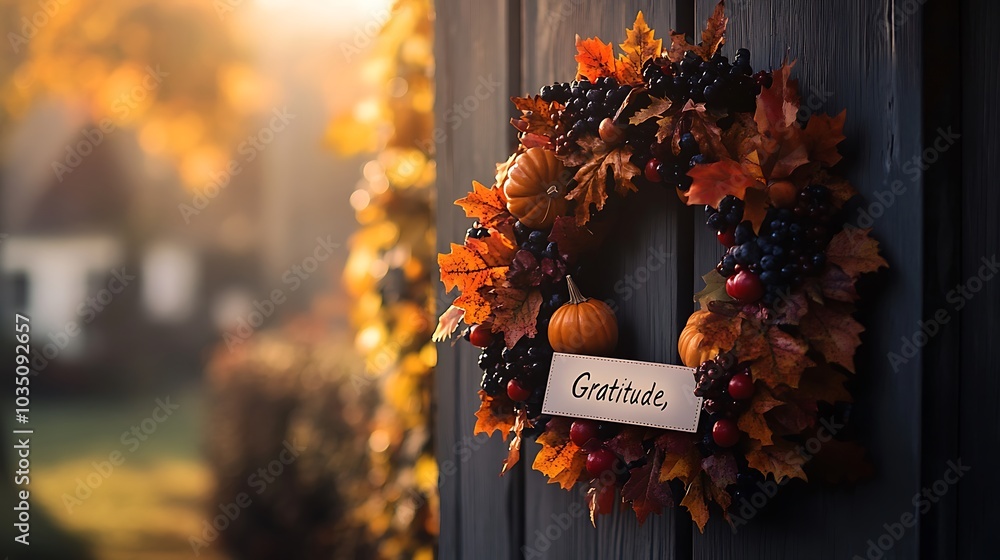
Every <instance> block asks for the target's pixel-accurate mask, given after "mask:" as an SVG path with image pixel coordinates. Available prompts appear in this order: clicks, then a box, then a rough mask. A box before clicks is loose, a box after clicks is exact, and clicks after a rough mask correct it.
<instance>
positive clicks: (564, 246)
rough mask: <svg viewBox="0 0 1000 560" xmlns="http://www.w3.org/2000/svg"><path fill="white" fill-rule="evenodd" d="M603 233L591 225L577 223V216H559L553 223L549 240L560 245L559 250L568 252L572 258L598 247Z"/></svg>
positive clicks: (564, 252)
mask: <svg viewBox="0 0 1000 560" xmlns="http://www.w3.org/2000/svg"><path fill="white" fill-rule="evenodd" d="M600 239H601V235H599V234H598V232H595V231H594V230H592V229H591V228H590V227H580V226H578V225H576V218H574V217H572V216H559V217H557V218H556V221H555V223H553V224H552V231H551V232H550V233H549V237H548V240H549V241H550V242H553V243H555V244H556V245H558V246H559V252H560V253H563V254H568V255H569V256H570V257H571V259H573V258H576V257H578V256H580V255H582V254H584V253H588V252H590V251H592V250H594V249H596V248H597V246H598V245H599V244H600Z"/></svg>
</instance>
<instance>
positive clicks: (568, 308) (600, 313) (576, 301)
mask: <svg viewBox="0 0 1000 560" xmlns="http://www.w3.org/2000/svg"><path fill="white" fill-rule="evenodd" d="M566 283H567V284H568V285H569V303H567V304H565V305H563V306H562V307H560V308H559V309H557V310H556V312H555V313H553V314H552V318H551V319H550V320H549V344H550V345H551V346H552V349H553V350H555V351H556V352H566V353H569V354H587V355H591V356H609V355H611V354H612V353H613V352H614V351H615V346H616V345H617V344H618V320H617V319H616V318H615V312H614V311H612V310H611V308H610V307H609V306H608V304H606V303H604V302H603V301H600V300H596V299H589V298H585V297H583V294H581V293H580V289H579V288H577V287H576V283H575V282H573V279H572V278H571V277H569V276H567V277H566Z"/></svg>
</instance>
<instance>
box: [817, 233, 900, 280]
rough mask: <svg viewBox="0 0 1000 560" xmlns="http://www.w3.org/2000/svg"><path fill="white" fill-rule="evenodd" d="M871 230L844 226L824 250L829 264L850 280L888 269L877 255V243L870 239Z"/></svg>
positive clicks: (883, 260)
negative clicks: (836, 267) (881, 269)
mask: <svg viewBox="0 0 1000 560" xmlns="http://www.w3.org/2000/svg"><path fill="white" fill-rule="evenodd" d="M871 231H872V230H871V228H868V229H861V228H856V227H854V226H850V225H849V226H846V227H844V229H843V230H841V231H840V232H838V233H837V235H835V236H833V239H832V240H830V244H829V245H828V246H827V248H826V257H827V260H829V262H831V263H833V264H835V265H837V266H839V267H840V268H841V270H843V271H844V272H846V273H847V275H848V276H850V277H851V279H852V280H857V279H858V277H859V276H861V275H862V274H865V273H867V272H875V271H876V270H878V269H880V268H884V267H888V266H889V263H887V262H885V259H883V258H882V256H881V255H879V253H878V241H876V240H875V239H873V238H872V237H871V235H870V234H871Z"/></svg>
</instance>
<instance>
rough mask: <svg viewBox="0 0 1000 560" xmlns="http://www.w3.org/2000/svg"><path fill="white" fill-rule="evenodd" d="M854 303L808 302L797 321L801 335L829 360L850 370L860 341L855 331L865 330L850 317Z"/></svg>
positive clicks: (859, 332)
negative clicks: (804, 313)
mask: <svg viewBox="0 0 1000 560" xmlns="http://www.w3.org/2000/svg"><path fill="white" fill-rule="evenodd" d="M853 313H854V306H853V305H852V304H849V303H841V302H836V301H829V302H827V303H825V304H820V303H816V302H812V303H811V304H810V305H809V313H807V314H806V315H805V316H804V317H803V318H802V322H801V323H800V325H799V327H800V328H801V329H802V336H804V337H805V338H806V340H808V341H809V344H810V345H811V346H812V347H813V348H815V349H816V350H818V351H819V353H820V354H822V355H823V357H824V358H826V361H827V362H830V363H831V364H838V365H840V366H843V367H844V369H846V370H847V371H849V372H851V373H854V371H855V370H854V353H855V351H857V349H858V346H860V345H861V338H860V337H859V335H860V334H861V333H862V332H863V331H864V330H865V328H864V327H863V326H861V323H859V322H857V321H856V320H854V317H853V316H852V314H853Z"/></svg>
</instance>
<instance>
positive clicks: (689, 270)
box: [436, 0, 1000, 559]
mask: <svg viewBox="0 0 1000 560" xmlns="http://www.w3.org/2000/svg"><path fill="white" fill-rule="evenodd" d="M729 4H730V5H729V7H728V14H729V16H730V18H731V21H730V31H729V35H728V37H729V40H728V44H727V47H726V48H725V52H726V53H728V54H730V55H731V54H732V53H733V52H735V49H737V48H739V47H742V46H745V47H747V48H749V49H750V50H751V51H752V53H753V54H752V62H753V66H754V68H755V69H757V68H768V67H777V66H779V65H780V64H781V62H782V60H783V59H784V58H785V57H786V56H790V57H791V58H793V59H798V60H799V64H798V65H797V66H796V70H795V76H796V77H797V78H798V79H799V80H800V86H801V91H802V96H803V101H804V103H803V106H804V107H812V108H813V109H818V110H819V111H822V112H827V113H831V114H836V113H839V112H840V111H841V110H843V109H847V110H848V118H847V126H846V128H845V134H846V135H847V138H848V139H847V141H846V142H844V143H843V144H842V145H841V151H842V153H843V154H844V157H845V159H844V162H843V163H841V164H840V166H839V171H840V173H842V174H843V175H845V176H846V177H847V178H848V179H850V180H851V181H852V183H853V184H854V185H855V186H856V187H857V188H858V190H859V191H860V192H861V194H862V195H863V196H864V197H865V202H864V204H863V205H861V206H860V207H859V208H857V209H856V211H857V212H859V214H858V215H859V216H861V215H863V214H862V213H867V214H866V215H868V216H871V217H872V220H871V222H872V223H871V226H872V227H873V228H874V234H875V237H876V238H877V239H878V240H879V241H880V242H881V244H882V248H883V251H884V255H885V257H886V258H887V259H888V260H889V262H890V264H891V266H892V268H891V270H890V271H889V272H887V273H882V274H880V275H879V276H878V278H876V279H875V280H874V281H870V282H869V283H867V284H864V285H863V286H862V289H863V293H864V295H865V299H864V300H863V302H862V308H861V312H860V319H861V320H862V322H863V323H864V324H865V325H866V327H867V331H866V332H865V333H864V335H863V346H862V348H861V350H860V352H859V355H858V363H859V373H858V387H857V391H856V393H857V395H858V404H857V406H856V410H855V414H856V415H857V424H858V425H859V426H862V427H863V430H862V433H861V434H860V437H861V439H862V441H863V442H864V443H865V444H866V445H867V447H868V449H869V451H870V457H871V459H872V461H873V463H874V465H875V467H876V476H875V478H874V479H873V480H871V481H868V482H865V483H862V484H860V485H857V486H854V487H844V488H830V487H826V486H822V485H807V484H799V483H791V484H789V485H788V486H787V487H785V488H784V490H783V491H782V492H781V493H779V496H778V498H776V499H775V500H773V501H772V503H771V504H770V505H769V506H768V508H767V509H766V510H765V512H763V513H762V514H761V515H759V516H757V517H755V518H753V519H752V520H750V522H749V524H748V525H747V526H743V527H740V528H739V530H738V531H735V532H734V531H733V530H731V528H730V527H729V526H728V525H727V524H725V522H723V521H721V520H720V519H715V518H713V519H712V521H711V522H710V523H709V525H708V527H707V528H706V530H705V533H704V534H700V533H699V532H698V530H697V528H695V527H694V526H693V525H692V524H691V522H690V518H689V517H688V516H687V515H686V514H685V513H684V512H683V511H682V510H676V509H675V510H671V511H668V512H666V513H665V514H664V515H662V516H659V517H656V516H654V517H652V518H651V519H650V520H649V521H647V522H646V524H644V525H642V526H639V525H638V523H637V522H636V520H635V519H634V516H633V515H632V513H631V512H620V513H616V514H614V515H613V516H610V517H608V518H602V519H601V520H599V523H598V527H597V528H596V529H595V528H593V527H591V526H590V523H589V520H588V519H587V517H586V516H585V515H582V516H575V517H574V516H573V514H574V513H576V512H577V511H578V509H577V508H578V507H579V506H577V505H576V504H581V505H582V504H583V501H582V496H581V495H580V493H579V492H564V491H562V490H560V489H559V488H558V487H556V486H554V485H548V484H546V483H545V479H544V477H543V476H542V475H541V474H540V473H537V472H534V471H532V470H531V469H530V465H531V462H532V459H533V456H534V452H535V450H536V449H537V448H538V447H537V446H536V445H534V444H533V443H530V442H529V443H526V444H525V449H526V453H525V454H526V457H525V458H524V459H523V460H522V461H521V463H520V464H519V465H518V467H517V468H516V469H515V471H514V472H513V473H511V474H509V475H507V476H506V477H504V478H502V479H500V478H497V473H498V471H499V466H500V463H501V461H502V458H503V456H504V454H505V446H504V444H502V443H501V442H500V441H499V439H498V438H497V439H495V440H494V441H486V440H485V439H484V438H473V437H472V428H473V424H474V417H473V413H474V412H475V411H476V410H477V408H478V399H477V397H476V390H477V386H478V381H479V377H480V372H479V370H478V368H477V367H476V364H475V355H474V353H473V352H472V350H470V349H469V347H468V345H464V344H458V345H456V346H454V347H448V346H441V347H440V364H439V368H438V380H437V388H438V394H437V398H438V415H437V437H438V457H439V461H440V462H441V465H442V472H441V510H442V511H441V542H440V557H441V558H444V559H452V558H462V559H464V558H476V559H479V558H503V559H508V558H522V557H523V556H524V553H525V551H526V550H527V549H526V548H524V547H532V549H535V550H537V549H538V548H539V547H538V546H537V543H539V542H541V541H544V542H547V543H548V544H547V545H546V547H545V550H540V551H539V552H541V554H542V556H543V557H547V558H553V559H562V558H574V559H575V558H581V559H586V558H595V559H596V558H629V559H633V558H634V559H645V558H649V559H653V558H668V559H674V558H677V559H689V558H698V559H713V558H727V559H729V558H733V559H744V558H745V559H755V558H788V559H799V558H821V559H825V558H830V559H835V558H837V559H840V558H844V559H846V558H853V557H855V555H857V556H858V557H861V558H866V557H868V556H866V554H867V553H868V549H869V548H870V545H869V540H872V541H877V540H878V539H879V537H880V536H882V535H883V533H886V532H887V529H886V527H885V526H886V525H887V524H889V525H891V524H893V523H894V522H896V521H898V520H899V519H900V516H901V515H902V514H904V513H906V512H916V509H917V508H916V506H914V504H913V499H914V495H916V494H918V493H920V492H921V490H922V488H924V487H925V486H927V485H932V484H933V483H934V482H935V481H936V480H938V479H939V478H940V477H941V475H942V473H943V471H944V470H945V469H946V468H947V466H946V465H947V462H948V461H949V460H950V461H964V462H965V463H968V464H969V465H971V466H972V469H973V470H972V471H970V472H969V474H968V475H967V476H966V477H964V478H963V480H962V481H960V483H959V485H958V489H957V491H950V492H948V493H946V494H945V496H944V497H943V498H941V499H940V500H939V501H938V502H937V503H935V504H934V505H933V507H932V508H931V509H930V511H928V512H926V513H925V514H923V515H919V516H918V524H917V525H916V527H914V528H912V529H907V530H906V531H904V532H903V533H902V534H901V535H899V536H898V538H896V537H895V536H893V537H892V544H891V546H890V547H889V550H888V551H886V552H884V553H883V556H881V557H882V558H907V559H909V558H980V557H983V558H985V557H992V556H991V555H990V554H988V553H987V549H985V548H984V547H981V546H979V545H978V543H977V541H976V539H977V538H978V539H983V538H984V537H983V536H982V535H983V533H985V532H986V531H988V529H986V527H989V526H990V525H989V524H990V523H992V522H993V521H995V520H996V519H997V515H996V514H995V513H993V511H994V510H995V506H996V503H997V497H998V492H997V489H996V488H997V484H996V483H995V481H991V480H990V478H989V477H990V476H992V474H990V472H989V470H990V469H989V465H990V463H991V462H992V466H993V467H996V466H998V465H997V457H998V453H997V450H996V449H997V445H998V444H1000V435H998V433H1000V421H998V417H997V415H998V412H997V410H998V408H1000V407H998V406H997V405H998V404H1000V382H998V376H997V375H996V374H997V373H998V371H997V370H998V367H1000V366H998V364H1000V359H998V355H997V353H998V352H1000V350H998V349H997V347H998V345H997V344H996V342H995V341H994V339H995V335H996V332H997V330H996V327H997V321H998V319H997V315H998V312H1000V305H998V301H1000V299H998V298H1000V289H998V288H997V286H996V285H994V284H991V283H989V282H985V283H984V285H983V287H982V290H981V291H980V292H978V294H977V295H976V300H975V301H972V302H970V303H969V304H968V305H967V306H966V307H965V308H964V309H961V310H960V309H954V304H953V303H951V302H949V300H948V292H949V290H950V289H951V287H953V286H954V285H956V284H958V283H960V282H963V281H965V280H966V279H968V278H971V277H972V276H974V275H976V274H977V271H978V270H979V269H980V268H981V265H982V262H981V259H982V258H987V259H988V258H989V257H991V256H992V255H994V254H995V252H996V251H997V243H998V239H1000V233H998V231H1000V228H998V226H997V220H996V215H997V211H998V210H1000V208H998V195H997V194H996V189H995V188H993V189H991V188H990V187H988V186H987V185H988V184H989V183H988V179H987V177H992V178H993V179H994V180H995V179H996V172H997V164H996V163H995V161H991V158H990V157H989V156H990V155H991V154H992V152H995V148H994V149H993V150H992V152H991V149H990V144H989V140H990V136H991V135H992V134H993V132H994V131H995V130H996V127H997V124H1000V123H998V119H1000V116H998V112H1000V111H998V109H997V106H996V103H997V98H998V96H997V93H998V91H997V90H998V79H997V62H996V60H997V55H998V54H1000V52H998V51H1000V39H998V37H997V34H996V33H995V32H990V29H991V27H990V26H991V25H995V24H997V23H1000V16H998V12H1000V10H998V9H997V6H996V4H994V3H990V2H985V1H983V2H974V1H972V0H969V1H967V2H965V3H964V4H962V5H961V6H958V5H956V4H955V3H954V2H946V1H943V0H919V1H918V0H809V1H802V0H733V1H731V2H729ZM714 5H715V0H673V1H670V2H652V1H636V0H627V1H621V2H610V1H609V2H598V1H596V0H539V1H528V0H521V1H517V0H502V1H498V2H475V3H473V2H463V1H459V0H438V1H437V6H436V10H437V38H436V43H437V44H436V56H437V78H436V80H437V87H438V89H437V121H438V127H439V128H440V129H441V134H439V135H438V137H437V138H438V142H437V144H436V149H437V154H438V159H437V165H438V175H439V185H438V191H439V194H438V199H439V201H438V224H439V229H438V231H439V241H438V247H439V249H440V250H441V251H442V252H447V246H448V243H449V242H451V241H452V240H457V239H461V236H462V235H463V233H464V231H465V229H466V228H467V227H468V226H469V224H468V222H467V220H466V219H464V218H463V216H462V213H461V211H459V210H458V209H457V208H455V207H454V206H452V204H451V203H452V201H453V200H454V199H456V198H458V197H460V196H462V195H463V193H465V192H466V191H468V189H469V188H470V185H471V181H472V180H473V179H476V180H480V181H483V182H486V181H489V180H490V179H491V177H492V173H491V170H492V169H493V164H494V163H495V162H497V161H502V160H504V159H505V158H506V157H507V155H509V153H510V152H511V151H512V150H513V148H514V145H515V137H514V131H513V129H511V128H510V127H509V126H507V125H506V124H505V123H506V121H507V118H508V117H509V116H511V115H512V106H511V104H510V103H509V100H508V97H509V96H511V95H521V94H523V93H526V92H535V91H537V90H538V88H539V87H541V86H543V85H546V84H550V83H552V82H553V81H557V80H558V81H566V80H568V79H571V78H572V76H573V74H574V72H575V62H574V60H573V55H574V53H575V49H574V46H573V45H574V36H575V35H576V34H579V35H580V36H582V37H591V36H599V37H601V38H603V39H604V40H605V41H608V40H617V39H618V38H619V37H621V36H622V34H623V32H624V30H625V28H626V27H628V26H630V24H631V23H632V21H633V19H634V18H635V14H636V11H638V10H642V11H643V12H644V13H645V14H646V19H647V21H648V22H649V23H650V25H651V26H652V27H653V28H655V29H656V30H657V32H658V35H660V36H661V37H663V36H666V34H667V31H668V30H669V29H671V28H674V29H678V30H682V31H686V32H688V34H689V35H690V34H691V33H692V31H694V30H695V29H696V28H697V29H700V26H701V23H703V22H704V20H705V19H706V18H707V17H708V14H709V13H710V12H711V9H712V8H713V7H714ZM696 22H698V23H697V24H696ZM960 32H961V34H960ZM945 37H950V38H945ZM944 43H947V46H942V45H943V44H944ZM483 83H491V84H493V86H492V87H493V89H492V90H491V91H490V93H489V94H487V95H483V92H484V91H486V90H487V89H489V88H484V87H483V86H482V84H483ZM477 88H479V90H478V91H477ZM473 100H474V101H473ZM949 126H950V127H951V128H952V130H953V131H954V132H956V133H960V134H961V135H962V137H963V139H962V140H961V141H958V142H954V141H952V142H951V143H950V144H948V146H947V147H946V148H945V149H939V150H938V151H937V152H938V153H936V154H934V155H933V156H932V157H933V159H934V161H933V162H932V161H930V157H929V156H928V153H927V152H925V149H926V148H928V147H929V146H930V147H933V145H934V141H935V140H936V139H937V137H939V136H941V135H948V127H949ZM963 127H964V128H965V130H964V131H962V130H963ZM960 131H961V132H960ZM952 136H954V134H952ZM949 139H952V138H951V137H949ZM967 139H971V140H967ZM940 145H941V144H940V143H939V146H940ZM992 155H995V154H992ZM890 195H891V199H890ZM626 204H627V205H628V206H629V210H628V211H629V212H631V215H633V216H634V217H635V218H634V219H632V220H629V221H628V224H627V226H626V227H625V228H623V230H622V231H620V232H619V233H618V234H617V235H618V236H619V238H620V239H622V240H628V241H627V242H623V243H620V244H618V245H617V247H616V249H617V250H616V251H614V252H611V251H609V252H607V253H606V254H605V255H604V256H603V258H602V259H601V261H600V263H599V266H598V267H595V274H594V275H593V277H595V278H596V279H597V280H595V281H594V283H593V285H592V286H588V292H589V293H593V294H595V295H599V296H601V297H602V298H612V299H615V300H616V303H618V319H619V322H620V324H621V330H622V340H623V341H625V344H624V346H623V347H622V348H620V350H621V351H622V354H623V355H624V356H628V357H630V358H634V359H639V360H648V361H660V362H673V363H677V361H678V360H677V356H676V342H675V341H676V339H677V335H678V332H679V327H680V326H682V325H683V323H684V321H685V320H686V318H687V316H688V315H689V314H690V312H691V310H692V303H691V295H692V293H693V292H694V291H696V290H697V289H700V283H701V280H700V275H701V274H702V273H703V272H705V271H707V270H709V269H710V268H711V267H712V266H714V264H715V263H716V262H718V259H719V257H720V253H719V245H718V243H717V242H716V241H715V239H714V236H713V235H711V233H710V232H708V231H707V230H706V228H705V227H704V225H703V223H702V222H703V218H704V216H703V211H702V210H701V209H697V208H695V209H690V208H685V207H682V205H681V204H680V203H679V202H678V201H677V198H676V196H675V195H674V194H673V193H669V192H663V191H661V192H653V191H650V192H640V193H638V194H636V195H633V196H630V197H629V199H628V200H627V203H626ZM872 204H875V206H872ZM876 214H877V215H876ZM866 225H867V224H866ZM970 240H971V241H970ZM651 247H652V248H655V249H657V250H661V249H662V250H663V251H664V252H665V253H666V254H667V255H668V259H667V266H666V267H664V268H662V269H660V270H658V271H655V272H652V273H651V274H650V275H649V279H648V281H647V282H645V283H643V284H642V285H641V287H640V288H639V289H636V290H633V291H631V292H630V295H629V296H628V297H624V295H623V294H621V293H616V292H615V291H614V289H613V287H614V285H615V283H616V282H617V281H618V280H620V279H621V278H623V277H624V275H626V274H629V273H630V271H635V270H636V269H637V268H639V267H641V266H643V264H644V263H645V261H646V257H647V254H648V250H649V249H650V248H651ZM598 270H599V271H601V272H599V273H598ZM448 301H449V299H448V298H447V297H446V296H445V295H443V294H442V296H441V305H442V306H444V305H446V304H447V302H448ZM941 308H944V309H946V311H947V312H948V314H949V317H951V316H954V317H957V318H958V319H957V320H954V321H949V322H948V323H946V324H942V325H940V327H941V328H940V329H939V331H938V332H937V334H935V335H934V336H931V337H929V340H928V342H927V343H926V344H924V345H922V346H921V348H920V349H919V351H918V352H917V354H916V355H915V356H913V357H911V358H908V359H907V361H906V363H905V364H903V365H899V364H898V363H896V364H893V363H892V362H891V361H890V359H889V355H890V353H893V352H895V353H897V354H898V353H899V352H900V349H901V346H902V345H903V344H904V342H903V341H904V340H906V339H909V340H913V337H914V334H915V333H916V332H917V331H919V329H920V328H921V326H922V324H925V323H926V320H927V319H928V318H931V317H933V316H934V314H935V312H936V311H937V310H938V309H941ZM922 321H924V323H922ZM959 356H961V358H960V357H959ZM977 469H978V470H977ZM567 513H568V514H570V517H571V518H572V524H571V526H569V528H567V529H562V528H560V530H559V537H558V538H556V539H547V538H545V539H541V541H540V540H539V539H540V537H539V534H540V533H539V531H541V534H544V530H545V529H546V527H548V526H549V525H552V524H554V523H556V524H557V523H558V521H559V520H563V521H564V520H565V519H566V517H564V516H563V515H564V514H567ZM883 542H885V540H884V539H883Z"/></svg>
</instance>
